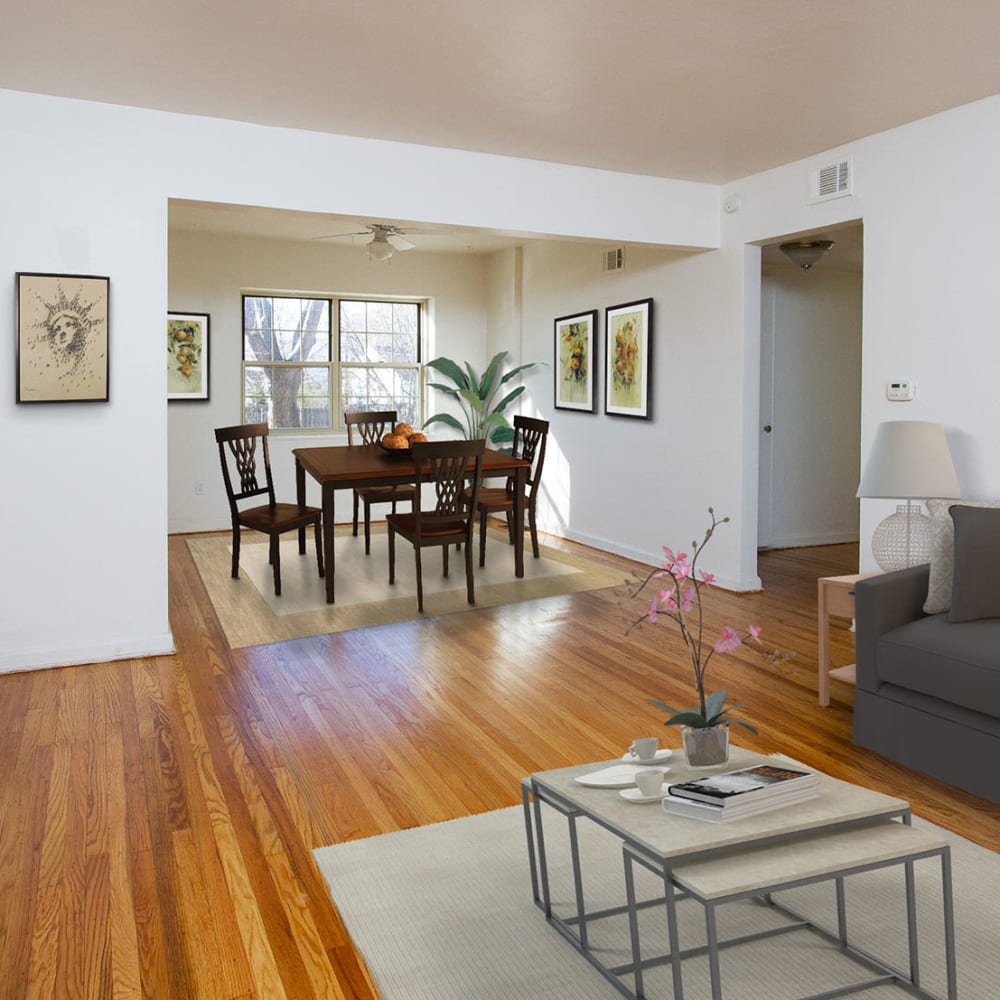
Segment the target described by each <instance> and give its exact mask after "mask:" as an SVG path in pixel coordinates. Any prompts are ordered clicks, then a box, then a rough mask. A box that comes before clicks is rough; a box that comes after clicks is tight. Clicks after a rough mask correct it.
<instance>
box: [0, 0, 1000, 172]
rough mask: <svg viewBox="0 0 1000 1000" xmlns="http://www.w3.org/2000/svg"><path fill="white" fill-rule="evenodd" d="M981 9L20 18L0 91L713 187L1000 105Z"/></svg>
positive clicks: (616, 7)
mask: <svg viewBox="0 0 1000 1000" xmlns="http://www.w3.org/2000/svg"><path fill="white" fill-rule="evenodd" d="M998 37H1000V3H998V2H997V0H835V2H834V0H831V2H827V3H823V2H820V0H629V2H627V3H623V2H616V3H614V2H607V0H503V2H497V0H282V2H275V0H212V2H210V3H203V2H195V0H144V2H142V3H137V2H136V0H90V2H87V3H81V2H80V0H32V2H30V3H24V2H22V3H6V4H5V5H4V10H3V30H2V31H0V87H5V88H10V89H14V90H28V91H35V92H39V93H46V94H55V95H62V96H75V97H82V98H89V99H92V100H97V101H107V102H113V103H117V104H128V105H136V106H140V107H151V108H161V109H165V110H170V111H178V112H186V113H191V114H203V115H213V116H220V117H224V118H232V119H237V120H243V121H250V122H260V123H265V124H272V125H286V126H294V127H299V128H305V129H313V130H320V131H325V132H335V133H342V134H345V135H358V136H371V137H374V138H382V139H396V140H402V141H405V142H417V143H424V144H428V145H433V146H444V147H454V148H461V149H469V150H478V151H485V152H491V153H502V154H511V155H515V156H523V157H529V158H533V159H542V160H551V161H555V162H562V163H575V164H582V165H588V166H593V167H602V168H608V169H612V170H622V171H627V172H631V173H642V174H651V175H657V176H664V177H674V178H679V179H690V180H700V181H706V182H712V183H722V182H726V181H730V180H734V179H738V178H740V177H744V176H747V175H749V174H752V173H756V172H758V171H760V170H764V169H766V168H769V167H773V166H776V165H779V164H782V163H788V162H791V161H794V160H797V159H801V158H804V157H807V156H811V155H813V154H815V153H818V152H821V151H823V150H826V149H830V148H832V147H834V146H838V145H841V144H843V143H846V142H850V141H852V140H854V139H858V138H860V137H862V136H865V135H870V134H873V133H875V132H878V131H882V130H884V129H887V128H891V127H893V126H896V125H900V124H903V123H905V122H908V121H912V120H915V119H917V118H921V117H924V116H926V115H929V114H932V113H935V112H938V111H942V110H945V109H947V108H951V107H955V106H957V105H959V104H964V103H967V102H969V101H972V100H975V99H978V98H981V97H985V96H989V95H992V94H995V93H1000V59H997V57H996V42H997V38H998Z"/></svg>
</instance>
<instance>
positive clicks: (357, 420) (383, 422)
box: [344, 410, 413, 556]
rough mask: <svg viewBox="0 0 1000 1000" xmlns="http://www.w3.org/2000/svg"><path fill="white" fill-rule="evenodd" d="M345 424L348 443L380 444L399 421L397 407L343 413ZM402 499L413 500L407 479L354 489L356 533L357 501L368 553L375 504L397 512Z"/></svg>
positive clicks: (356, 527) (368, 552)
mask: <svg viewBox="0 0 1000 1000" xmlns="http://www.w3.org/2000/svg"><path fill="white" fill-rule="evenodd" d="M344 424H345V425H346V427H347V443H348V445H353V444H378V443H379V442H380V441H381V440H382V438H383V437H384V436H385V435H386V434H388V433H390V432H391V431H392V429H393V427H394V426H395V425H396V411H395V410H367V411H355V412H353V413H345V414H344ZM401 501H403V502H405V501H409V502H410V503H413V486H412V485H410V484H407V483H404V484H403V485H401V486H362V487H360V488H358V489H356V490H354V536H355V538H356V537H357V534H358V504H359V502H360V503H363V504H364V508H365V555H366V556H367V555H369V554H370V553H371V550H372V535H371V513H372V504H375V503H391V504H392V513H393V514H395V513H396V504H397V503H400V502H401Z"/></svg>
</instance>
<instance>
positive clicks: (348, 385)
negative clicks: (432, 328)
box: [243, 295, 421, 430]
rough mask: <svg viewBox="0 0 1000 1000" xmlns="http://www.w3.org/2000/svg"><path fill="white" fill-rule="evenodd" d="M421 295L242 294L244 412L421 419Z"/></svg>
mask: <svg viewBox="0 0 1000 1000" xmlns="http://www.w3.org/2000/svg"><path fill="white" fill-rule="evenodd" d="M420 312H421V304H420V303H419V302H412V301H409V302H388V301H375V300H363V299H336V298H298V297H292V296H283V295H244V296H243V414H244V420H246V421H248V422H263V421H266V422H267V423H268V425H269V426H270V427H271V428H272V429H275V430H290V429H310V430H329V429H333V428H338V427H340V426H341V425H342V422H343V420H342V416H341V414H342V413H343V412H344V411H345V410H396V412H397V413H398V415H399V419H400V420H405V421H407V423H411V424H413V425H414V426H415V427H417V426H419V425H420V423H421V406H420V384H421V379H420V372H421V369H420Z"/></svg>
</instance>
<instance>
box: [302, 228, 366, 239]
mask: <svg viewBox="0 0 1000 1000" xmlns="http://www.w3.org/2000/svg"><path fill="white" fill-rule="evenodd" d="M342 236H371V230H369V229H362V230H361V231H360V232H357V233H329V234H327V235H326V236H314V237H313V239H314V240H336V239H340V238H341V237H342Z"/></svg>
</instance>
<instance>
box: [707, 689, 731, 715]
mask: <svg viewBox="0 0 1000 1000" xmlns="http://www.w3.org/2000/svg"><path fill="white" fill-rule="evenodd" d="M726 698H727V693H726V692H725V691H713V692H712V693H711V694H710V695H709V696H708V697H707V698H706V699H705V717H706V718H709V719H711V718H712V717H713V716H717V715H719V714H720V713H721V712H722V709H723V708H724V707H725V704H726Z"/></svg>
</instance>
